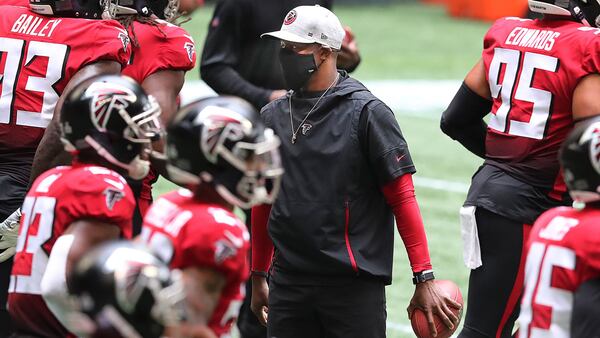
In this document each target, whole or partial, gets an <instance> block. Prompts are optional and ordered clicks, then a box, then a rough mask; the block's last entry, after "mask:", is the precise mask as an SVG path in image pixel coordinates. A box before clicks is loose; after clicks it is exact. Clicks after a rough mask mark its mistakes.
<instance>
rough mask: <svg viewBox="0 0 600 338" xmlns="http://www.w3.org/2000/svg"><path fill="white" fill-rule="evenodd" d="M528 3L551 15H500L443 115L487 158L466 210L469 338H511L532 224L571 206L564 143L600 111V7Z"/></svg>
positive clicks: (450, 130)
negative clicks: (562, 154) (577, 125)
mask: <svg viewBox="0 0 600 338" xmlns="http://www.w3.org/2000/svg"><path fill="white" fill-rule="evenodd" d="M529 6H530V8H531V10H532V11H535V12H538V13H542V14H544V18H543V19H540V20H529V19H519V18H504V19H500V20H498V21H496V23H494V25H493V26H492V27H491V28H490V29H489V31H488V32H487V34H486V36H485V39H484V50H483V55H482V58H481V60H480V61H479V62H478V63H477V64H476V65H475V67H474V68H473V69H472V70H471V71H470V72H469V74H467V77H466V78H465V80H464V83H463V85H462V86H461V88H460V89H459V91H458V93H457V94H456V96H455V97H454V99H453V101H452V102H451V103H450V105H449V107H448V109H447V110H446V111H445V112H444V114H443V116H442V120H441V128H442V130H443V131H444V133H446V134H447V135H449V136H450V137H452V138H453V139H455V140H457V141H459V142H460V143H461V144H462V145H463V146H464V147H465V148H467V149H468V150H469V151H471V152H472V153H473V154H475V155H477V156H479V157H481V158H483V159H485V162H484V164H483V165H482V166H481V167H480V168H479V170H478V171H477V172H476V173H475V175H474V176H473V179H472V184H471V188H470V189H469V193H468V196H467V200H466V201H465V203H464V207H463V208H462V209H461V223H462V226H463V240H464V245H465V247H464V248H465V251H464V258H465V263H466V265H467V266H468V267H469V268H471V269H472V270H471V275H470V279H469V297H468V306H467V314H466V318H465V323H464V327H463V330H462V332H461V333H460V335H459V337H461V338H472V337H510V336H511V335H512V332H513V326H514V322H515V320H516V318H517V315H518V313H519V304H520V298H521V295H522V292H523V276H524V267H525V257H524V255H523V252H524V251H525V244H526V243H527V239H528V237H529V233H530V231H531V225H532V224H533V222H534V221H535V220H536V218H537V217H538V216H539V215H540V214H541V213H543V212H544V211H546V210H548V209H550V208H552V207H556V206H561V205H568V204H569V203H570V198H569V196H568V194H567V193H566V186H565V183H564V180H563V175H562V173H561V171H560V167H559V163H558V156H557V154H558V150H559V147H560V144H561V143H562V142H563V140H564V139H565V137H566V136H567V134H568V133H569V131H570V130H571V129H572V128H573V124H574V122H575V121H577V120H581V119H584V118H586V117H589V116H590V115H596V114H598V113H600V98H599V97H598V95H597V93H598V92H599V91H600V75H598V73H599V72H600V36H599V34H598V32H600V31H599V30H598V29H596V28H592V27H590V26H593V27H595V26H596V25H598V24H600V20H598V14H600V4H599V3H598V2H596V1H592V2H589V1H554V0H542V1H535V0H530V1H529ZM490 112H491V115H490V119H489V123H488V124H486V123H485V122H484V120H483V117H484V116H486V115H488V114H489V113H490ZM482 263H483V265H482ZM490 285H494V290H495V291H494V292H493V293H490V292H489V287H490Z"/></svg>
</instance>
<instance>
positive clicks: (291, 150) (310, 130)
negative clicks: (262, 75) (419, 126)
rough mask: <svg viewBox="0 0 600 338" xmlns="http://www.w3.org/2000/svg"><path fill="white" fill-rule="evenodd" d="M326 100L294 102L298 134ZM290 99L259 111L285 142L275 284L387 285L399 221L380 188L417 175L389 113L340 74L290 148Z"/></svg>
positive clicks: (275, 220)
mask: <svg viewBox="0 0 600 338" xmlns="http://www.w3.org/2000/svg"><path fill="white" fill-rule="evenodd" d="M321 94H322V93H315V95H312V96H304V97H303V96H302V95H296V94H294V95H293V96H292V110H293V118H294V129H296V128H298V125H299V123H300V122H301V121H302V119H304V117H305V115H306V113H307V112H308V111H309V110H310V109H311V107H312V106H313V105H314V104H315V102H316V101H317V99H318V97H319V96H320V95H321ZM289 97H290V94H288V96H287V97H285V98H282V99H279V100H276V101H274V102H272V103H271V104H269V105H267V106H266V107H265V108H264V109H263V111H262V116H263V118H264V120H265V123H266V124H267V125H268V126H269V127H271V128H273V129H274V130H275V132H276V133H277V134H278V135H279V137H280V138H281V141H282V145H281V148H280V149H281V153H282V161H283V167H284V169H285V174H284V176H283V179H282V187H281V191H280V194H279V196H278V198H277V200H276V202H275V203H274V204H273V208H272V212H271V216H270V219H269V225H268V229H269V234H270V236H271V238H272V239H273V242H274V244H275V248H276V250H277V253H276V258H275V264H274V266H275V271H274V273H273V278H278V282H282V279H287V280H288V281H289V282H292V283H294V282H298V283H303V280H304V281H307V280H309V281H316V280H320V281H323V280H332V278H331V277H333V276H337V277H345V276H356V275H362V276H367V277H374V278H378V279H381V280H383V281H384V282H385V283H390V282H391V277H392V261H393V247H394V231H395V230H394V217H393V214H392V211H391V209H390V207H389V206H388V204H387V203H386V201H385V199H384V196H383V194H382V192H381V187H382V185H384V184H385V183H387V182H389V181H391V180H393V179H395V178H397V177H399V176H401V175H403V174H405V173H413V172H414V171H415V168H414V165H413V163H412V160H411V158H410V154H409V152H408V146H407V144H406V142H405V140H404V138H403V136H402V133H401V131H400V128H399V126H398V123H397V121H396V119H395V117H394V115H393V113H392V111H391V110H390V109H389V108H388V107H387V106H386V105H385V104H383V103H382V102H381V101H380V100H379V99H377V98H376V97H375V96H373V94H371V92H369V91H368V90H367V89H366V88H365V87H364V86H363V85H362V84H361V83H360V82H358V81H356V80H354V79H352V78H350V77H348V76H347V75H346V73H345V72H342V73H341V78H340V81H339V82H338V84H337V86H335V87H333V88H332V90H331V91H330V93H327V94H326V95H325V96H324V97H323V99H322V100H321V102H320V103H319V105H318V107H317V108H316V109H315V111H313V112H312V113H311V114H310V116H309V117H308V118H307V120H306V123H305V124H306V126H304V127H300V129H299V130H300V131H299V133H298V140H297V142H296V143H295V144H292V143H291V135H292V132H291V126H290V115H289V114H290V112H289ZM303 131H304V133H303ZM286 275H288V276H293V277H290V278H286V277H285V276H286ZM298 276H303V277H300V278H299V277H298ZM313 277H314V278H313ZM307 278H308V279H307ZM333 279H335V278H333ZM319 283H320V282H319Z"/></svg>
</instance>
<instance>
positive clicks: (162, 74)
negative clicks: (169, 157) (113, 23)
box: [119, 0, 196, 234]
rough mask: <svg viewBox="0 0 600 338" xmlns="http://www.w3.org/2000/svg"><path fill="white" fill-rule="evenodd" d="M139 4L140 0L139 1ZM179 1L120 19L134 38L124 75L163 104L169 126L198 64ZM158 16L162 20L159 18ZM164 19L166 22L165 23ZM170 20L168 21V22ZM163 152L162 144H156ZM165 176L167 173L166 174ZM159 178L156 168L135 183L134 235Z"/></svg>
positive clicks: (173, 0)
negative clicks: (187, 76) (179, 20)
mask: <svg viewBox="0 0 600 338" xmlns="http://www.w3.org/2000/svg"><path fill="white" fill-rule="evenodd" d="M136 2H139V0H136ZM178 2H179V1H177V0H168V1H157V2H151V3H150V4H152V7H151V9H152V12H153V13H155V15H152V16H151V17H142V16H140V15H138V16H127V17H124V18H120V19H119V20H120V21H121V22H122V23H123V25H124V26H125V27H126V29H127V30H128V32H129V35H130V37H131V38H132V44H133V52H132V60H131V63H130V64H129V65H127V67H125V69H123V72H122V74H124V75H127V76H130V77H132V78H133V79H134V80H136V81H137V82H138V83H140V84H141V85H142V88H144V90H145V91H146V92H147V93H148V94H150V95H152V96H154V97H155V98H156V99H157V100H158V103H159V104H160V107H161V110H162V115H161V119H162V122H163V124H165V125H166V124H167V123H168V122H169V121H170V120H171V118H172V117H173V115H174V114H175V112H176V111H177V108H178V105H179V102H178V96H179V92H180V91H181V88H182V87H183V83H184V80H185V72H186V71H188V70H191V69H192V68H194V66H195V65H196V47H195V45H194V40H193V39H192V37H191V35H190V34H189V33H188V32H186V31H185V30H184V29H183V28H181V27H178V26H175V25H173V24H171V23H169V21H174V20H175V19H176V18H177V16H178V12H177V4H178ZM157 17H158V18H157ZM163 19H164V20H163ZM165 20H166V21H165ZM155 146H156V148H157V151H158V152H162V149H161V148H162V145H161V144H157V145H155ZM163 174H165V173H164V172H163ZM157 179H158V173H157V172H156V170H154V168H152V170H150V173H149V174H148V176H146V177H145V178H144V180H143V181H142V182H141V183H140V182H131V184H132V187H133V186H136V188H139V189H140V192H139V194H138V193H137V192H136V191H135V190H136V189H134V192H136V197H137V196H139V198H138V201H137V204H138V211H137V212H136V214H135V217H134V233H135V234H139V231H140V227H141V222H142V216H143V215H144V214H146V212H147V210H148V208H149V207H150V204H151V203H152V184H153V183H154V182H156V180H157Z"/></svg>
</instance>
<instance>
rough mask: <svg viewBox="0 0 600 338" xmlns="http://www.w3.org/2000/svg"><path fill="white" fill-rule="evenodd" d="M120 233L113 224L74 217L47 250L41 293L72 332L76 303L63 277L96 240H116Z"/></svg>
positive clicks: (76, 329) (68, 273) (74, 330)
mask: <svg viewBox="0 0 600 338" xmlns="http://www.w3.org/2000/svg"><path fill="white" fill-rule="evenodd" d="M120 233H121V230H120V228H119V227H118V226H116V225H112V224H108V223H105V222H102V221H98V220H92V219H82V220H78V221H75V222H73V223H72V224H71V225H69V227H68V228H67V231H66V232H65V233H64V234H63V235H62V236H60V237H59V238H58V239H57V240H56V243H55V244H54V246H53V248H52V251H51V252H50V256H49V258H48V265H47V267H46V271H45V272H44V275H43V276H42V282H41V290H42V296H43V297H44V300H45V301H46V304H47V305H48V308H49V309H50V311H52V313H53V314H54V315H55V316H56V318H57V319H58V320H59V321H60V322H61V324H63V325H64V326H65V327H66V328H67V329H68V330H69V331H71V332H73V333H77V331H78V330H79V328H78V326H77V325H76V324H77V323H75V322H73V320H70V318H73V317H72V316H73V314H76V313H79V310H78V308H77V305H76V304H77V302H75V301H73V300H72V298H71V297H70V296H69V292H68V287H67V276H69V275H70V274H71V271H72V269H73V268H74V267H75V264H76V263H77V262H78V261H79V260H80V259H81V257H82V256H83V255H84V254H85V253H86V252H88V251H89V250H91V249H93V248H94V247H95V246H96V245H98V244H100V243H103V242H105V241H109V240H114V239H118V238H119V235H120Z"/></svg>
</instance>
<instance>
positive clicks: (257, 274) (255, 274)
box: [250, 270, 269, 278]
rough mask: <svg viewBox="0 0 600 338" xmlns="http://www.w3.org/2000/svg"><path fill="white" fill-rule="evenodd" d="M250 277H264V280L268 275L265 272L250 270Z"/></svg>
mask: <svg viewBox="0 0 600 338" xmlns="http://www.w3.org/2000/svg"><path fill="white" fill-rule="evenodd" d="M250 275H251V276H259V277H264V278H267V277H269V274H268V273H267V272H265V271H257V270H252V271H251V272H250Z"/></svg>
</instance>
